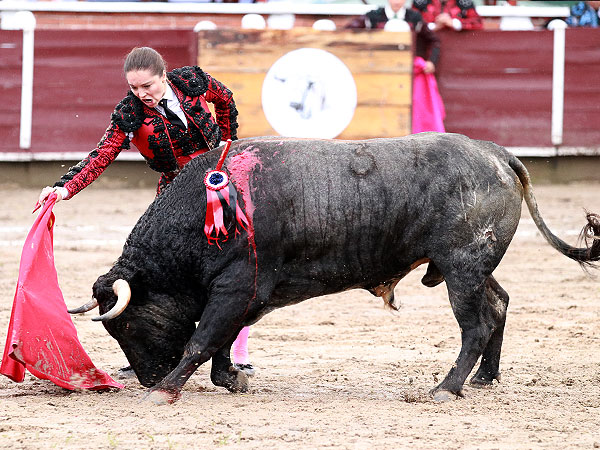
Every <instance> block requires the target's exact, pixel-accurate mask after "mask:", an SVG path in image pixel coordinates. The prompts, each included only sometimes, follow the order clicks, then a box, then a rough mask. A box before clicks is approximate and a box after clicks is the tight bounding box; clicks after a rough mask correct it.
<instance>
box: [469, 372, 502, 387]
mask: <svg viewBox="0 0 600 450" xmlns="http://www.w3.org/2000/svg"><path fill="white" fill-rule="evenodd" d="M500 378H501V377H500V372H498V373H497V374H496V375H494V376H489V375H482V374H475V375H474V376H473V378H471V379H470V380H469V384H471V385H472V386H474V387H480V388H482V387H488V386H491V385H492V384H494V380H496V381H497V382H498V383H500Z"/></svg>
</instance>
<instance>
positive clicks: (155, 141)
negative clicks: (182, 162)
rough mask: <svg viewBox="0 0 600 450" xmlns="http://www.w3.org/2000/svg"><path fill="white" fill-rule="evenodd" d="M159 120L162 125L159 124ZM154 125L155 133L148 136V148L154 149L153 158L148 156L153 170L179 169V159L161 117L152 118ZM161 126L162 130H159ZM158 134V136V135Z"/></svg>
mask: <svg viewBox="0 0 600 450" xmlns="http://www.w3.org/2000/svg"><path fill="white" fill-rule="evenodd" d="M158 122H160V125H158V126H157V124H158ZM152 124H153V125H154V131H155V135H150V136H148V148H149V149H150V150H152V153H153V157H152V159H149V158H146V162H147V163H148V165H149V166H150V168H151V169H152V170H156V171H157V172H172V171H174V170H177V169H178V167H179V166H178V165H177V160H176V159H175V155H173V149H172V148H171V142H170V141H169V136H168V135H167V133H166V131H165V126H164V123H163V121H162V119H161V118H160V117H155V118H154V119H153V120H152ZM157 128H160V129H161V131H158V130H157ZM157 136H158V137H157Z"/></svg>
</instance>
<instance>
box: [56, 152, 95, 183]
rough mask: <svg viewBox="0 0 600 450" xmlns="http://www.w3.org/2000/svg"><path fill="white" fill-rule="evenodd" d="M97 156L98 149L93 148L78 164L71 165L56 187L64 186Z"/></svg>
mask: <svg viewBox="0 0 600 450" xmlns="http://www.w3.org/2000/svg"><path fill="white" fill-rule="evenodd" d="M96 156H98V151H97V150H93V151H92V152H90V154H89V155H87V156H86V157H85V158H83V159H82V160H81V161H79V162H78V163H77V164H76V165H74V166H72V167H70V168H69V171H68V172H67V173H65V174H64V175H63V176H62V177H60V180H58V181H57V182H56V183H54V187H63V186H64V185H65V183H66V182H67V181H71V180H72V179H73V177H74V176H75V175H77V174H78V173H79V172H81V171H82V170H83V168H84V167H85V166H87V165H88V164H89V162H90V161H91V160H92V159H93V158H95V157H96Z"/></svg>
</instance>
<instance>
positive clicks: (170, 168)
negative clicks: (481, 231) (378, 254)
mask: <svg viewBox="0 0 600 450" xmlns="http://www.w3.org/2000/svg"><path fill="white" fill-rule="evenodd" d="M167 79H168V82H169V83H170V85H171V88H172V89H173V92H174V93H175V95H176V96H177V98H178V100H179V103H180V104H181V109H182V110H183V112H184V114H185V116H186V118H187V122H188V128H187V130H182V129H180V128H179V127H177V126H175V125H173V124H171V123H170V122H169V120H168V119H167V118H166V117H164V116H163V115H161V114H160V113H159V112H158V111H156V110H155V109H154V108H149V107H148V106H146V105H144V104H143V103H142V101H141V100H140V99H138V98H137V97H136V96H135V95H133V93H132V92H131V91H129V92H128V93H127V96H126V97H125V98H124V99H123V100H122V101H121V102H120V103H119V104H118V105H117V106H116V108H115V111H114V112H113V113H112V116H111V122H110V125H109V126H108V128H107V130H106V132H105V133H104V136H103V137H102V139H101V141H100V143H99V144H98V146H97V148H96V149H94V150H93V151H92V152H91V153H90V154H89V155H88V156H87V157H85V158H84V159H83V160H82V161H80V162H79V163H78V164H76V165H75V166H73V167H71V168H70V169H69V171H68V172H67V173H66V174H65V175H63V176H62V177H61V179H60V180H59V181H58V182H57V183H55V184H54V186H61V187H65V188H66V189H67V190H68V191H69V195H68V197H67V198H70V197H72V196H73V195H75V194H77V193H78V192H79V191H81V190H82V189H83V188H85V187H86V186H88V185H89V184H90V183H91V182H92V181H94V180H95V179H96V178H98V177H99V176H100V174H101V173H102V172H103V171H104V169H106V168H107V167H108V166H109V165H110V164H111V163H112V162H113V161H114V160H115V158H116V157H117V155H118V154H119V153H120V152H121V151H122V150H123V149H128V148H130V143H133V144H134V145H135V147H136V148H137V149H138V150H139V152H140V153H141V154H142V156H143V157H144V158H145V159H146V162H147V163H148V165H149V166H150V168H151V169H153V170H155V171H157V172H161V173H162V176H161V179H160V181H159V186H158V191H159V192H160V190H161V188H162V187H164V186H165V185H166V184H168V183H170V182H171V181H172V180H173V178H175V176H176V175H177V173H179V171H180V170H181V168H182V167H183V166H184V165H185V164H187V162H189V161H190V160H191V159H192V158H194V157H195V156H197V155H199V154H202V153H204V152H206V151H208V150H209V149H211V148H214V147H216V146H218V145H219V142H220V141H221V140H226V139H231V140H235V139H237V127H238V123H237V114H238V113H237V109H236V107H235V102H234V100H233V94H232V93H231V91H230V90H229V89H227V88H226V87H225V86H224V85H223V84H222V83H220V82H219V81H217V80H215V79H214V78H212V77H211V76H210V75H209V74H207V73H205V72H203V71H202V69H200V67H197V66H186V67H182V68H180V69H175V70H173V71H171V72H169V73H168V74H167ZM208 103H212V104H213V105H214V108H215V115H216V122H215V119H214V118H213V117H212V114H211V113H210V110H209V108H208Z"/></svg>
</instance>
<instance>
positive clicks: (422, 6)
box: [412, 0, 431, 11]
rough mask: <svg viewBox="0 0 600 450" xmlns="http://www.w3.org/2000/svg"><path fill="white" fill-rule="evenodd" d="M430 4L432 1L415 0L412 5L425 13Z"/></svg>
mask: <svg viewBox="0 0 600 450" xmlns="http://www.w3.org/2000/svg"><path fill="white" fill-rule="evenodd" d="M429 3H431V0H413V3H412V4H413V6H414V7H415V8H417V9H418V10H420V11H425V8H427V5H429Z"/></svg>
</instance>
